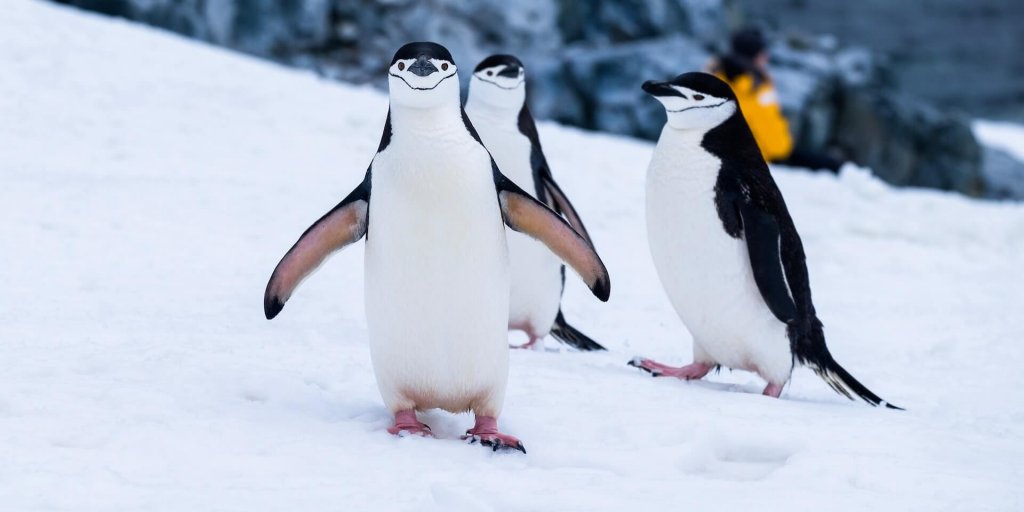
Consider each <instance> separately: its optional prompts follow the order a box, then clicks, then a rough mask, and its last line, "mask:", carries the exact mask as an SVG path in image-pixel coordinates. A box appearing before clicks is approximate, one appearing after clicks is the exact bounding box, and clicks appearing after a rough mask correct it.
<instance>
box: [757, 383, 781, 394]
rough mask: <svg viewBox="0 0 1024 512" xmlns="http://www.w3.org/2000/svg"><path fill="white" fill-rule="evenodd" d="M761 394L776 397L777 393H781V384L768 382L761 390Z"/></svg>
mask: <svg viewBox="0 0 1024 512" xmlns="http://www.w3.org/2000/svg"><path fill="white" fill-rule="evenodd" d="M761 394H762V395H764V396H770V397H772V398H778V397H779V395H781V394H782V386H781V385H779V384H772V383H770V382H769V383H768V385H767V386H765V388H764V391H762V392H761Z"/></svg>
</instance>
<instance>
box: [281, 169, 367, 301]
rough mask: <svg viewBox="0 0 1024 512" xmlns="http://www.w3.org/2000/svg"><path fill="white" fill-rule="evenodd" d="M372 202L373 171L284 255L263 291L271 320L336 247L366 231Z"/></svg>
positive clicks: (351, 240)
mask: <svg viewBox="0 0 1024 512" xmlns="http://www.w3.org/2000/svg"><path fill="white" fill-rule="evenodd" d="M369 206H370V174H369V173H367V174H366V178H364V179H363V182H362V183H361V184H359V186H358V187H356V189H355V190H353V191H352V193H350V194H349V195H348V197H346V198H345V199H343V200H342V201H341V203H339V204H338V205H337V206H335V207H334V208H333V209H332V210H331V211H329V212H327V213H326V214H325V215H324V216H323V217H320V219H319V220H317V221H316V222H314V223H313V225H312V226H310V227H309V229H307V230H306V232H305V233H303V234H302V236H300V237H299V240H298V241H297V242H295V245H293V246H292V248H291V249H289V250H288V252H287V253H286V254H285V255H284V257H283V258H281V262H280V263H278V264H277V268H275V269H274V273H273V274H271V276H270V281H269V282H268V283H267V289H266V291H265V292H264V294H263V312H264V314H266V316H267V319H268V320H270V319H272V318H274V317H275V316H277V314H278V313H280V312H281V310H282V309H283V308H284V303H285V302H287V301H288V298H289V297H291V295H292V292H293V291H295V288H296V287H298V286H299V283H301V282H302V280H303V279H305V278H306V277H307V276H308V275H309V274H311V273H312V272H313V271H314V270H316V269H317V267H319V266H320V264H321V263H323V262H324V260H326V259H327V257H328V256H330V255H331V253H333V252H334V251H337V250H338V249H341V248H342V247H345V246H346V245H349V244H351V243H352V242H355V241H358V240H359V239H360V238H362V237H363V235H365V234H366V226H367V218H368V214H369Z"/></svg>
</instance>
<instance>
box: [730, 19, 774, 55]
mask: <svg viewBox="0 0 1024 512" xmlns="http://www.w3.org/2000/svg"><path fill="white" fill-rule="evenodd" d="M731 44H732V52H733V53H734V54H736V55H739V56H741V57H746V58H748V59H753V58H754V57H757V54H759V53H761V52H763V51H764V50H765V48H767V47H768V42H767V41H766V40H765V37H764V32H761V29H759V28H756V27H747V28H744V29H742V30H738V31H737V32H735V33H734V34H733V35H732V41H731Z"/></svg>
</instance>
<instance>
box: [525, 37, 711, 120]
mask: <svg viewBox="0 0 1024 512" xmlns="http://www.w3.org/2000/svg"><path fill="white" fill-rule="evenodd" d="M669 55H670V56H671V58H666V56H669ZM708 58H709V55H708V53H707V52H706V51H704V50H703V49H702V48H700V47H699V46H697V45H696V44H695V43H694V42H693V41H692V40H690V39H688V38H686V37H683V36H675V37H669V38H664V39H658V40H654V41H643V42H639V43H628V44H619V45H614V46H598V47H590V46H574V47H570V48H568V49H566V51H565V52H564V54H563V55H562V57H561V62H562V65H561V66H560V69H557V70H555V72H556V73H558V74H560V79H561V80H562V81H563V83H564V86H563V87H562V89H565V90H571V91H573V93H574V95H575V96H576V98H577V103H576V104H570V105H563V104H562V103H561V102H549V103H540V102H538V103H535V110H536V111H537V112H538V114H540V115H542V116H543V117H548V118H551V119H555V120H558V121H560V122H564V123H569V124H574V125H577V126H583V127H586V128H591V129H596V130H601V131H606V132H611V133H619V134H624V135H637V136H641V137H644V138H647V139H656V138H657V137H658V135H660V134H661V127H662V126H663V125H664V124H665V114H664V110H663V108H662V107H661V104H659V103H658V102H656V101H653V100H651V99H650V98H649V97H648V96H647V95H646V94H645V93H644V92H643V91H642V90H641V89H640V84H641V83H643V82H644V81H645V80H654V79H659V80H667V79H669V78H672V77H674V76H676V75H678V74H679V72H680V69H700V68H701V67H703V65H704V64H705V63H706V62H707V60H708ZM557 81H558V78H556V77H550V78H547V79H545V83H551V84H554V85H557ZM534 90H535V91H536V90H537V88H535V89H534ZM554 90H559V88H557V87H556V88H555V89H554ZM566 107H568V108H566Z"/></svg>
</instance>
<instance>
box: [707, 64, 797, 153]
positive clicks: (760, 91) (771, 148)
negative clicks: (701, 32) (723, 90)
mask: <svg viewBox="0 0 1024 512" xmlns="http://www.w3.org/2000/svg"><path fill="white" fill-rule="evenodd" d="M715 76H717V77H718V78H721V79H722V80H723V81H725V83H727V84H729V85H730V86H731V87H732V90H733V92H734V93H735V94H736V99H737V100H739V104H740V110H742V111H743V117H744V118H746V120H747V125H749V126H750V131H752V132H754V139H756V140H757V145H758V146H759V147H760V148H761V154H762V155H764V159H765V160H767V161H769V162H778V161H780V160H785V159H787V158H789V154H790V153H792V152H793V137H792V136H791V135H790V134H789V123H787V122H786V118H785V117H782V108H781V107H780V106H779V97H778V94H776V93H775V86H773V85H772V83H771V81H770V80H765V81H763V82H761V84H759V85H758V86H757V87H755V86H754V78H753V77H752V76H750V75H749V74H742V75H738V76H736V77H735V79H733V80H732V81H730V80H729V79H727V78H726V77H725V74H724V73H722V72H720V71H719V72H717V73H715Z"/></svg>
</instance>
